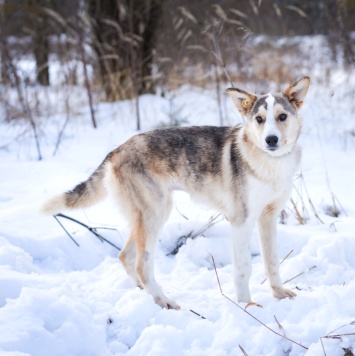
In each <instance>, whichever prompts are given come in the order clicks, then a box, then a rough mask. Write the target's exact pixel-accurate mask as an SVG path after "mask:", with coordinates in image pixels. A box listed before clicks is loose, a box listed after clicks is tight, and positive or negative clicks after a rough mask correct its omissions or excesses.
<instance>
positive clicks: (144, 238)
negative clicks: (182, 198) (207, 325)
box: [135, 196, 179, 309]
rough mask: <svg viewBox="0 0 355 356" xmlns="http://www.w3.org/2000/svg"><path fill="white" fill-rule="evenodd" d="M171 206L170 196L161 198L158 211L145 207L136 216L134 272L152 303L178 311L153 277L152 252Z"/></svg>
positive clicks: (176, 306) (152, 207)
mask: <svg viewBox="0 0 355 356" xmlns="http://www.w3.org/2000/svg"><path fill="white" fill-rule="evenodd" d="M171 206H172V201H171V197H170V196H166V197H163V199H162V200H161V201H160V202H159V211H158V210H157V209H156V208H154V204H152V206H151V207H147V208H146V209H145V210H144V212H141V213H140V214H139V215H138V219H137V221H136V222H135V226H136V228H135V229H136V249H137V256H136V272H137V274H138V276H139V279H140V281H141V282H142V285H143V287H144V289H145V290H146V291H147V293H149V294H151V295H152V296H153V298H154V301H155V302H156V303H157V304H158V305H160V306H161V307H163V308H167V309H179V306H178V305H177V304H176V303H175V302H174V301H172V300H170V299H168V298H167V297H166V296H165V295H164V293H163V291H162V290H161V288H160V287H159V285H158V284H157V282H156V280H155V276H154V252H155V244H156V240H157V238H158V234H159V231H160V229H161V227H162V226H163V225H164V223H165V221H166V220H167V218H168V216H169V213H170V210H171Z"/></svg>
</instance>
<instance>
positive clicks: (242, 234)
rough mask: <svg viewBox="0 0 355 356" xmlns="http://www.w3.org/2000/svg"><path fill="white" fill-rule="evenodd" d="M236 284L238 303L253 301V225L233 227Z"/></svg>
mask: <svg viewBox="0 0 355 356" xmlns="http://www.w3.org/2000/svg"><path fill="white" fill-rule="evenodd" d="M232 229H233V231H232V233H233V235H232V240H233V264H234V283H235V288H236V292H237V299H238V302H244V303H249V302H250V301H251V297H250V290H249V279H250V275H251V252H250V235H251V230H252V227H251V224H248V223H244V224H243V225H234V224H233V225H232Z"/></svg>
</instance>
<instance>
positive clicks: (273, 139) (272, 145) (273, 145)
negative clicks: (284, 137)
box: [265, 135, 279, 151]
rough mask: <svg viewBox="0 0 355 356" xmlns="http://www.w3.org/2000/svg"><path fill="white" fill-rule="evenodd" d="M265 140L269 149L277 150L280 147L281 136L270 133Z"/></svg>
mask: <svg viewBox="0 0 355 356" xmlns="http://www.w3.org/2000/svg"><path fill="white" fill-rule="evenodd" d="M265 142H266V144H267V149H268V150H270V151H275V150H277V148H278V142H279V138H278V137H277V136H275V135H270V136H267V137H266V139H265Z"/></svg>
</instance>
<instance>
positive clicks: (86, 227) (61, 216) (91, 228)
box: [53, 214, 121, 251]
mask: <svg viewBox="0 0 355 356" xmlns="http://www.w3.org/2000/svg"><path fill="white" fill-rule="evenodd" d="M53 217H54V219H56V220H57V222H58V223H59V225H60V226H61V227H62V229H63V230H64V231H65V232H66V234H67V235H68V236H69V237H70V239H71V240H72V241H73V242H74V243H75V244H76V245H77V246H79V247H80V245H79V244H78V243H77V242H76V241H75V239H74V238H73V236H71V234H70V233H69V232H68V230H67V229H66V228H65V227H64V226H63V224H62V223H61V222H60V221H59V219H58V217H60V218H64V219H67V220H70V221H72V222H75V223H76V224H79V225H81V226H83V227H84V228H85V229H87V230H89V231H90V232H91V233H92V234H94V235H95V236H96V237H97V238H98V239H99V240H100V241H101V242H102V243H103V242H107V243H108V244H109V245H111V246H113V247H114V248H116V249H117V250H118V251H121V249H120V248H119V247H117V246H116V245H115V244H114V243H112V242H111V241H109V240H107V239H106V238H104V237H103V236H102V235H100V234H99V233H98V232H97V231H96V230H97V229H106V230H116V229H114V228H109V227H90V226H89V225H86V224H84V223H83V222H81V221H79V220H77V219H74V218H72V217H70V216H67V215H64V214H57V215H53ZM116 231H117V230H116Z"/></svg>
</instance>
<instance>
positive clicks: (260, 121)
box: [255, 116, 263, 124]
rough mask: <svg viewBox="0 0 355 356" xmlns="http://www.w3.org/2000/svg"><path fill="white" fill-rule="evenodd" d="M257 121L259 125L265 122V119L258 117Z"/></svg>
mask: <svg viewBox="0 0 355 356" xmlns="http://www.w3.org/2000/svg"><path fill="white" fill-rule="evenodd" d="M255 120H256V121H257V123H258V124H261V123H262V122H263V118H262V117H261V116H257V117H256V118H255Z"/></svg>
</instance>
